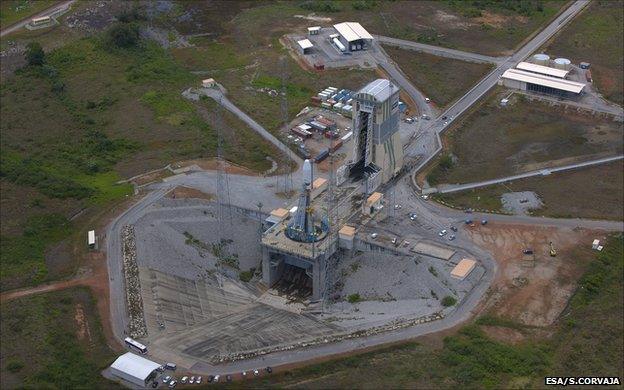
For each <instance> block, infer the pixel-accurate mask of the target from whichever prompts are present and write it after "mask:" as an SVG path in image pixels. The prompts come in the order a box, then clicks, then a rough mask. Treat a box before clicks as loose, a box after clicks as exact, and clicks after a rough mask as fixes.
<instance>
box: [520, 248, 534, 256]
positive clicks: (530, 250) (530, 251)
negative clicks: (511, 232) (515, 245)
mask: <svg viewBox="0 0 624 390" xmlns="http://www.w3.org/2000/svg"><path fill="white" fill-rule="evenodd" d="M522 253H524V254H525V255H532V254H533V249H531V248H526V249H523V250H522Z"/></svg>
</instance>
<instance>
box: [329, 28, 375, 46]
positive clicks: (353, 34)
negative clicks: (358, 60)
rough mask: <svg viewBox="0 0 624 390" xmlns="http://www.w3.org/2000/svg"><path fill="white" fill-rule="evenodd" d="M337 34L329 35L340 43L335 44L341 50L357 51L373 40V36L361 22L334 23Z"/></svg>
mask: <svg viewBox="0 0 624 390" xmlns="http://www.w3.org/2000/svg"><path fill="white" fill-rule="evenodd" d="M334 28H335V29H336V32H338V34H337V35H338V36H330V38H331V39H332V40H338V42H339V43H340V45H339V44H337V43H336V42H335V41H334V43H336V46H337V47H338V48H339V49H340V50H341V51H348V52H352V51H358V50H365V49H367V48H368V47H369V46H370V44H371V42H372V41H373V36H372V35H370V34H369V32H368V31H366V29H365V28H364V27H362V25H361V24H359V23H357V22H343V23H338V24H334Z"/></svg>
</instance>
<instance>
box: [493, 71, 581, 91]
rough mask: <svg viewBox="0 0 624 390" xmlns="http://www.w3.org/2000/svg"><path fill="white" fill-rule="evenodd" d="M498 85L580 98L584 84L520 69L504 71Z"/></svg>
mask: <svg viewBox="0 0 624 390" xmlns="http://www.w3.org/2000/svg"><path fill="white" fill-rule="evenodd" d="M499 84H501V85H504V86H506V87H509V88H515V89H520V90H523V91H532V92H540V93H545V94H549V95H558V96H566V97H577V96H580V94H581V93H582V92H583V89H584V88H585V84H583V83H577V82H576V81H570V80H565V79H560V78H556V77H551V76H546V75H543V74H537V73H531V72H527V71H524V70H520V69H508V70H506V71H505V73H503V75H502V76H501V79H500V81H499Z"/></svg>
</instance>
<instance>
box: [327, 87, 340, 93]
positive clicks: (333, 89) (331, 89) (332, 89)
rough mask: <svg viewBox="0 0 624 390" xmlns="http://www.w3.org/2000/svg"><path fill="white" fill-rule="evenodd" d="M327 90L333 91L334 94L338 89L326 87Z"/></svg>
mask: <svg viewBox="0 0 624 390" xmlns="http://www.w3.org/2000/svg"><path fill="white" fill-rule="evenodd" d="M327 89H329V90H330V91H334V92H336V91H337V90H338V88H336V87H327Z"/></svg>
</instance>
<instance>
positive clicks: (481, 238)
mask: <svg viewBox="0 0 624 390" xmlns="http://www.w3.org/2000/svg"><path fill="white" fill-rule="evenodd" d="M468 232H469V235H470V237H471V239H472V240H473V241H474V242H475V243H477V244H478V245H480V246H483V247H484V248H486V249H488V250H489V251H491V253H492V254H493V255H494V258H495V259H496V260H497V261H498V264H499V270H498V274H497V275H496V278H495V280H494V282H493V284H492V286H491V287H490V289H489V291H488V295H487V297H486V300H485V301H484V303H483V304H482V306H481V307H480V310H479V311H480V312H481V313H485V312H493V313H494V314H495V315H497V316H500V317H503V318H508V319H511V320H513V321H516V322H520V323H523V324H526V325H530V326H538V327H543V326H548V325H551V324H552V323H554V322H555V320H556V319H557V318H558V316H559V315H560V313H561V312H562V311H563V309H564V308H565V306H566V305H567V302H568V300H569V298H570V297H571V295H572V294H573V292H574V290H575V288H576V282H577V280H578V279H579V277H580V276H581V275H582V273H583V271H584V269H585V266H586V264H587V263H588V261H589V260H590V258H591V256H590V254H591V242H592V240H593V238H595V237H600V234H597V233H596V232H591V231H587V230H571V229H558V228H554V227H531V226H519V225H498V224H497V225H490V226H488V227H481V228H479V229H474V230H469V231H468ZM550 241H552V242H553V244H554V246H555V248H556V250H557V252H558V253H557V256H556V257H551V256H550V255H549V242H550ZM582 243H587V245H586V246H583V247H578V244H582ZM524 248H532V249H533V250H534V253H535V265H534V266H533V267H531V266H528V267H527V266H526V263H523V262H522V258H523V256H522V250H523V249H524ZM491 332H492V335H493V336H494V337H497V335H498V336H501V335H502V334H501V331H500V330H491ZM506 336H509V337H506V338H507V339H508V340H512V341H513V340H515V339H517V335H506Z"/></svg>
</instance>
